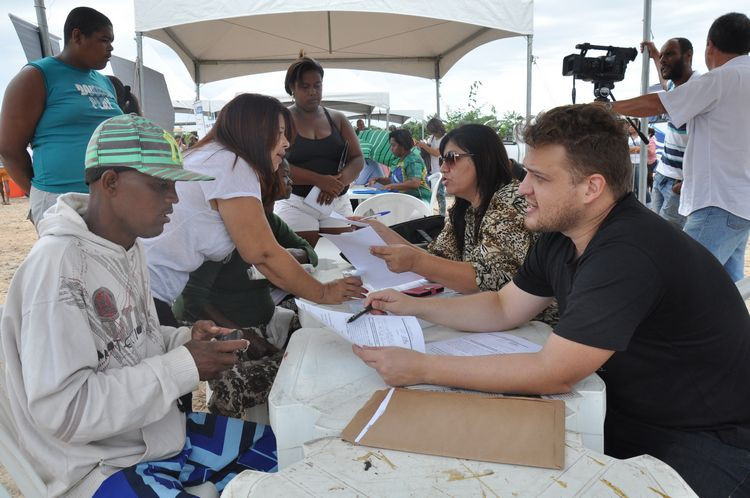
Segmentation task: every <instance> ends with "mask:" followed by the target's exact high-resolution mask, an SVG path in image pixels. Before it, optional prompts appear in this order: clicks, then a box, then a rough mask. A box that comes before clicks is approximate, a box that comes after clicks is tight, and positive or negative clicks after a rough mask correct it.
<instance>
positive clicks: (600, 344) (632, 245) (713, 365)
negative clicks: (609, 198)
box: [514, 194, 750, 448]
mask: <svg viewBox="0 0 750 498" xmlns="http://www.w3.org/2000/svg"><path fill="white" fill-rule="evenodd" d="M514 282H515V284H516V285H517V286H518V287H519V288H520V289H522V290H524V291H526V292H528V293H530V294H534V295H537V296H555V297H556V298H557V301H558V303H559V305H560V322H559V324H558V325H557V327H556V328H555V333H556V334H557V335H559V336H561V337H564V338H566V339H569V340H571V341H575V342H578V343H581V344H586V345H589V346H594V347H597V348H602V349H608V350H612V351H615V353H614V354H613V355H612V356H611V357H610V359H609V360H608V361H607V362H606V363H605V364H604V365H603V367H602V369H601V370H600V371H599V372H597V373H599V375H600V376H601V377H602V379H604V381H605V383H606V385H607V406H608V410H615V411H616V412H617V413H618V414H620V415H623V416H624V417H625V418H632V419H634V420H636V421H639V422H643V423H647V424H653V425H656V426H661V427H667V428H675V429H680V430H689V431H698V430H706V431H716V433H717V434H718V435H719V437H720V438H721V439H722V440H724V441H725V442H727V443H730V444H733V445H735V446H741V447H745V448H750V396H748V392H747V386H748V381H750V315H749V314H748V311H747V309H746V308H745V303H744V302H743V300H742V298H741V297H740V295H739V292H738V291H737V288H736V286H735V285H734V283H733V282H732V281H731V279H730V277H729V275H728V274H727V272H726V271H725V270H724V269H723V268H722V266H721V265H720V264H719V262H718V261H717V260H716V258H714V256H713V255H712V254H711V253H710V252H708V250H706V249H705V248H704V247H703V246H701V245H700V244H699V243H697V242H695V241H694V240H693V239H691V238H690V237H689V236H688V235H686V234H685V233H683V232H680V231H678V230H677V229H675V228H674V227H672V225H670V224H669V223H668V222H666V221H665V220H663V219H662V218H660V217H659V216H657V215H656V214H654V213H652V212H651V211H649V210H648V209H647V208H646V207H644V206H643V205H642V204H640V203H639V202H638V201H637V199H636V198H635V196H633V195H632V194H629V195H628V196H627V197H625V199H623V200H622V201H620V202H619V203H617V205H616V206H615V207H614V208H613V209H612V211H611V212H610V213H609V215H608V216H607V218H606V219H605V220H604V222H603V223H602V225H601V226H600V227H599V230H598V231H597V233H596V234H595V235H594V237H593V239H592V240H591V242H590V243H589V245H588V246H587V247H586V250H585V251H584V253H583V254H582V255H581V257H580V258H578V259H576V257H575V247H574V245H573V243H572V241H571V240H570V239H568V238H567V237H565V236H564V235H562V234H560V233H545V234H543V235H542V236H541V238H540V239H539V241H538V242H537V243H536V245H535V246H534V247H533V248H532V250H531V252H530V253H529V255H528V257H527V258H526V261H525V262H524V264H523V266H522V267H521V269H520V270H519V272H518V274H517V275H516V277H515V278H514Z"/></svg>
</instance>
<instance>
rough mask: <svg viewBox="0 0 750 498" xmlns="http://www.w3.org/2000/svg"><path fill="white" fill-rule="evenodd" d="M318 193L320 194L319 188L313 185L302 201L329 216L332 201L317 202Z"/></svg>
mask: <svg viewBox="0 0 750 498" xmlns="http://www.w3.org/2000/svg"><path fill="white" fill-rule="evenodd" d="M319 195H320V189H319V188H318V187H313V188H311V189H310V193H309V194H307V196H306V197H305V201H304V202H305V204H307V205H308V206H310V207H311V208H313V209H315V210H317V211H319V212H321V213H322V214H325V215H326V216H329V215H330V214H331V212H332V211H333V203H330V204H320V203H319V202H318V196H319Z"/></svg>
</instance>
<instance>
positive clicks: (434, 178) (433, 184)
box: [427, 171, 443, 214]
mask: <svg viewBox="0 0 750 498" xmlns="http://www.w3.org/2000/svg"><path fill="white" fill-rule="evenodd" d="M442 179H443V174H442V173H441V172H439V171H438V172H437V173H433V174H431V175H430V176H428V177H427V183H429V184H430V190H432V195H431V196H430V209H432V208H433V206H434V205H435V203H436V202H437V194H438V187H439V186H440V181H441V180H442ZM430 214H432V213H430Z"/></svg>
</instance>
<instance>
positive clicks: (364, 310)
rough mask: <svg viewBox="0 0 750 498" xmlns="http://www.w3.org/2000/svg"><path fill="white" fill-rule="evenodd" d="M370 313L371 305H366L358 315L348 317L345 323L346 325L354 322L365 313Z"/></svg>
mask: <svg viewBox="0 0 750 498" xmlns="http://www.w3.org/2000/svg"><path fill="white" fill-rule="evenodd" d="M370 311H372V304H368V305H367V306H366V307H365V309H363V310H362V311H360V312H359V313H355V314H353V315H352V316H351V317H349V319H348V320H347V321H346V323H352V322H353V321H354V320H356V319H357V318H359V317H361V316H362V315H364V314H366V313H369V312H370Z"/></svg>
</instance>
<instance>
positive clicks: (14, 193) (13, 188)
mask: <svg viewBox="0 0 750 498" xmlns="http://www.w3.org/2000/svg"><path fill="white" fill-rule="evenodd" d="M3 171H4V170H3ZM8 185H10V196H11V197H23V196H24V195H26V192H24V191H23V190H21V187H19V186H18V185H17V184H16V182H14V181H13V180H11V179H10V178H8Z"/></svg>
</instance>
